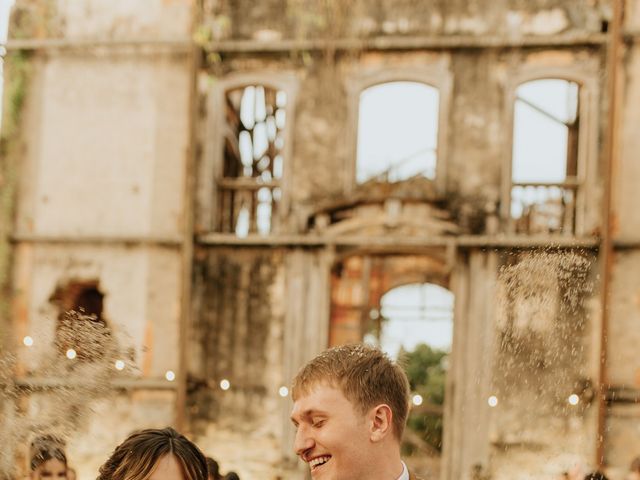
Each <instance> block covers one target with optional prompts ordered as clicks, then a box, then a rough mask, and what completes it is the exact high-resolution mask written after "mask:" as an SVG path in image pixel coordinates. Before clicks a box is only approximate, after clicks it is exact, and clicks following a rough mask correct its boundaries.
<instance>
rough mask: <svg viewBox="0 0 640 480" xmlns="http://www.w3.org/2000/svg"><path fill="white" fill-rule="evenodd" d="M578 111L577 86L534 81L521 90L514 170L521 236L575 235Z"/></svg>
mask: <svg viewBox="0 0 640 480" xmlns="http://www.w3.org/2000/svg"><path fill="white" fill-rule="evenodd" d="M579 111H580V108H579V86H578V84H577V83H575V82H571V81H568V80H562V79H543V80H534V81H531V82H527V83H524V84H522V85H520V87H518V89H517V90H516V101H515V106H514V127H513V153H512V155H513V156H512V170H511V172H512V174H511V183H512V184H511V218H512V220H513V222H514V226H515V230H516V232H518V233H566V234H571V233H573V232H574V231H575V223H576V200H577V196H578V190H579V187H580V184H579V177H578V133H579V126H580V115H579Z"/></svg>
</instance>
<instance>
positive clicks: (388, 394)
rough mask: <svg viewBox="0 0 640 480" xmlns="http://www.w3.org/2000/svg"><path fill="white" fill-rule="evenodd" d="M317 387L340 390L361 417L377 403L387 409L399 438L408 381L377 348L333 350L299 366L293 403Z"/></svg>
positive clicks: (397, 366) (406, 408) (398, 367)
mask: <svg viewBox="0 0 640 480" xmlns="http://www.w3.org/2000/svg"><path fill="white" fill-rule="evenodd" d="M319 384H327V385H330V386H333V387H336V388H338V389H340V390H341V391H342V394H343V395H344V396H345V397H346V398H347V399H348V400H349V401H350V402H351V403H352V404H353V405H354V407H355V408H356V410H357V411H359V412H360V413H361V414H363V415H364V414H365V413H366V412H367V411H368V410H369V409H371V408H373V407H375V406H376V405H379V404H382V403H384V404H387V405H388V406H389V407H390V408H391V412H392V415H393V416H392V422H393V431H394V434H395V436H396V438H397V439H398V440H400V439H401V438H402V433H403V431H404V426H405V423H406V421H407V414H408V411H409V381H408V380H407V375H406V374H405V373H404V370H402V368H401V367H400V366H399V365H398V364H397V363H395V362H393V361H392V360H391V359H390V358H389V357H388V356H387V355H386V354H385V353H383V352H382V351H381V350H380V349H378V348H375V347H371V346H368V345H363V344H351V345H344V346H340V347H334V348H331V349H329V350H326V351H325V352H323V353H321V354H320V355H318V356H317V357H315V358H314V359H313V360H311V361H309V362H308V363H307V364H306V365H305V366H303V367H302V368H301V369H300V371H299V372H298V374H297V375H296V377H295V378H294V379H293V384H292V388H291V396H292V398H293V400H294V401H296V400H297V399H298V398H300V397H303V396H305V395H307V394H308V393H309V392H310V391H311V390H313V388H314V387H316V386H317V385H319Z"/></svg>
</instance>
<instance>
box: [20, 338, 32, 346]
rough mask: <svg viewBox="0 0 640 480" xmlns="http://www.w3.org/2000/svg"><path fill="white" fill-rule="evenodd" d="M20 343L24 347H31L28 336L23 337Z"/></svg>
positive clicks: (30, 339)
mask: <svg viewBox="0 0 640 480" xmlns="http://www.w3.org/2000/svg"><path fill="white" fill-rule="evenodd" d="M22 343H24V344H25V346H27V347H31V346H33V338H31V337H30V336H29V335H27V336H26V337H24V338H23V339H22Z"/></svg>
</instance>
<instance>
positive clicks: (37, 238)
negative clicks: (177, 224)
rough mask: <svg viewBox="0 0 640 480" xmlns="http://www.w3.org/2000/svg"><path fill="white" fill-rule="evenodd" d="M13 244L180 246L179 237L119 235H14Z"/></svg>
mask: <svg viewBox="0 0 640 480" xmlns="http://www.w3.org/2000/svg"><path fill="white" fill-rule="evenodd" d="M11 241H12V242H13V243H35V244H54V245H96V246H98V245H100V246H102V245H115V246H119V245H122V246H125V247H131V246H157V247H167V248H177V247H180V246H181V245H182V238H180V237H177V236H175V237H156V236H120V235H46V234H30V233H20V232H18V233H16V234H14V235H12V236H11Z"/></svg>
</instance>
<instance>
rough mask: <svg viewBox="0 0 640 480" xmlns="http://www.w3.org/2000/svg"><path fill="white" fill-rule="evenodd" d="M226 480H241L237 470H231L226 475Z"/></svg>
mask: <svg viewBox="0 0 640 480" xmlns="http://www.w3.org/2000/svg"><path fill="white" fill-rule="evenodd" d="M224 480H240V477H239V476H238V474H237V473H236V472H229V473H227V474H226V475H225V476H224Z"/></svg>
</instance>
